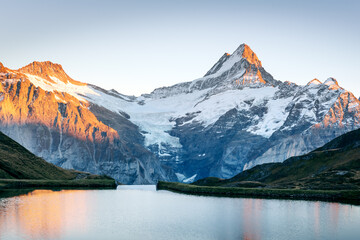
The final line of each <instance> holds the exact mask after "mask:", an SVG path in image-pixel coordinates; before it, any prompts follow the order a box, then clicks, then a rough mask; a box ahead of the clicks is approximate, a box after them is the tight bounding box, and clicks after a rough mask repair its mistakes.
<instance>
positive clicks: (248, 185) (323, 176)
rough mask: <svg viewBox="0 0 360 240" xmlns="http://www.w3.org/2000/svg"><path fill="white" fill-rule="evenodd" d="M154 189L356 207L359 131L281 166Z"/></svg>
mask: <svg viewBox="0 0 360 240" xmlns="http://www.w3.org/2000/svg"><path fill="white" fill-rule="evenodd" d="M158 189H167V190H170V191H175V192H182V193H187V194H198V195H212V196H234V197H264V198H287V199H288V198H289V199H314V200H324V201H338V202H351V203H354V204H360V129H359V130H355V131H352V132H349V133H347V134H344V135H342V136H340V137H338V138H336V139H334V140H332V141H331V142H329V143H328V144H326V145H324V146H323V147H321V148H319V149H316V150H315V151H313V152H311V153H309V154H306V155H303V156H298V157H292V158H289V159H288V160H286V161H284V162H283V163H266V164H262V165H258V166H255V167H253V168H251V169H249V170H246V171H244V172H241V173H239V174H238V175H236V176H234V177H233V178H230V179H220V178H215V177H208V178H204V179H200V180H198V181H196V182H194V183H193V184H180V183H165V182H159V183H158Z"/></svg>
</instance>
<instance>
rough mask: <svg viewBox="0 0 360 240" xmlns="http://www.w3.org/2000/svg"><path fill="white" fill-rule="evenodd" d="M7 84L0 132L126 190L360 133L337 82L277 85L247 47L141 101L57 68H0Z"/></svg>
mask: <svg viewBox="0 0 360 240" xmlns="http://www.w3.org/2000/svg"><path fill="white" fill-rule="evenodd" d="M0 82H1V84H0V130H1V131H3V132H4V133H5V134H6V135H8V136H10V137H11V138H13V139H15V140H16V141H18V142H19V143H20V144H22V145H23V146H24V147H26V148H27V149H28V150H29V151H31V152H32V153H34V154H36V155H37V156H40V157H43V158H44V159H46V160H47V161H49V162H51V163H54V164H56V165H58V166H61V167H64V168H73V169H77V170H81V171H88V172H92V173H96V174H106V175H109V176H112V177H114V178H115V179H117V180H118V181H120V182H123V183H127V184H148V183H154V182H156V181H157V180H166V181H182V182H192V181H195V180H197V179H201V178H204V177H209V176H213V177H219V178H231V177H233V176H235V175H236V174H238V173H239V172H241V171H244V170H246V169H249V168H251V167H254V166H256V165H258V164H262V163H269V162H281V161H283V160H285V159H287V158H289V157H292V156H296V155H301V154H305V153H308V152H310V151H312V150H314V149H316V148H318V147H320V146H322V145H324V144H325V143H327V142H329V141H330V140H332V139H334V138H335V137H337V136H340V135H342V134H344V133H346V132H349V131H351V130H354V129H357V128H359V127H360V105H359V103H360V102H359V100H358V99H357V98H356V97H355V96H354V95H353V94H352V93H351V92H349V91H346V90H345V89H343V88H341V87H340V86H339V84H338V82H337V81H336V80H335V79H334V78H329V79H327V80H326V81H325V82H324V83H322V82H320V81H319V80H317V79H314V80H312V81H310V82H309V83H308V84H307V85H305V86H299V85H296V84H295V83H291V82H288V81H287V82H282V81H278V80H275V79H274V78H273V77H272V76H271V75H270V74H269V73H267V72H266V71H265V69H264V68H263V67H262V63H261V61H260V60H259V59H258V57H257V56H256V54H255V53H254V52H253V51H252V50H251V49H250V47H249V46H247V45H245V44H242V45H240V46H239V47H238V48H237V49H236V50H235V51H234V53H232V54H228V53H225V54H224V55H223V56H222V57H221V58H220V59H219V61H218V62H217V63H216V64H215V65H214V66H213V67H212V68H211V69H210V70H209V71H208V72H207V73H206V74H205V76H204V77H203V78H200V79H196V80H194V81H191V82H184V83H179V84H176V85H174V86H171V87H163V88H158V89H155V90H154V91H153V92H152V93H151V94H144V95H142V96H140V97H134V96H126V95H123V94H120V93H118V92H117V91H115V90H109V91H108V90H104V89H102V88H100V87H97V86H94V85H89V84H86V83H81V82H78V81H75V80H73V79H72V78H70V77H69V76H68V75H67V74H66V73H65V71H64V70H63V69H62V67H61V65H59V64H54V63H51V62H33V63H31V64H29V65H27V66H25V67H23V68H20V69H18V70H11V69H8V68H6V67H4V66H3V65H2V64H0Z"/></svg>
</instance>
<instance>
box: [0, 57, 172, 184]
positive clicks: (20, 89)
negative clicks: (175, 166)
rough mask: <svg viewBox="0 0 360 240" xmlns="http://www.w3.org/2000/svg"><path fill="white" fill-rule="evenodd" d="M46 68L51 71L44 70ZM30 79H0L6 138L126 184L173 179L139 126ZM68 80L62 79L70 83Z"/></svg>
mask: <svg viewBox="0 0 360 240" xmlns="http://www.w3.org/2000/svg"><path fill="white" fill-rule="evenodd" d="M33 65H34V64H33ZM33 65H30V66H31V67H33ZM38 65H39V64H38V63H37V64H35V67H34V68H35V70H33V71H35V72H36V71H40V70H41V72H42V73H43V74H47V72H48V73H49V74H53V73H54V72H56V73H57V74H58V75H57V76H61V75H62V74H61V71H60V70H61V68H60V67H61V66H60V65H57V64H55V65H54V64H49V63H46V64H45V66H43V65H41V64H40V65H41V68H40V70H36V69H37V68H36V67H39V66H38ZM48 65H50V66H55V69H52V70H49V71H45V69H47V67H48ZM59 66H60V67H59ZM31 69H33V68H31ZM59 69H60V70H59ZM65 75H66V74H65ZM65 75H64V76H65ZM29 76H30V75H26V74H22V73H21V72H15V73H11V75H10V74H6V75H1V76H0V81H1V84H0V92H1V96H2V98H1V101H0V129H1V130H2V131H3V132H4V133H5V134H6V135H8V136H10V137H11V138H13V139H14V140H16V141H17V142H19V143H20V144H22V145H23V146H24V147H26V148H27V149H28V150H30V151H31V152H33V153H35V154H36V155H37V156H40V157H42V158H44V159H46V160H47V161H48V162H51V163H54V164H56V165H58V166H61V167H63V168H67V169H76V170H81V171H87V172H91V173H95V174H106V175H109V176H112V177H114V178H115V179H116V180H118V181H120V182H122V183H127V184H151V183H155V182H156V181H157V180H159V179H161V180H162V179H164V180H165V179H166V180H174V179H175V175H174V173H173V172H171V170H169V169H168V168H166V167H163V166H162V165H161V163H160V162H159V160H158V159H157V158H156V156H154V155H153V154H152V153H151V152H150V151H149V150H147V149H145V148H144V147H143V145H142V142H143V137H142V135H141V134H140V133H139V130H138V127H137V126H135V125H134V124H132V123H131V122H129V120H128V119H126V117H125V116H124V114H115V113H113V112H111V111H109V110H107V109H104V108H101V107H99V106H97V105H95V104H92V105H89V103H86V102H84V101H79V99H77V98H76V97H74V96H72V95H69V94H67V93H59V92H56V91H44V90H43V89H42V88H40V87H36V86H35V85H34V84H33V83H32V82H31V81H30V80H29V79H31V76H33V75H31V76H30V77H29ZM46 77H48V78H51V77H53V75H46ZM67 78H68V77H67V75H66V79H63V81H64V82H66V81H67V82H69V81H68V79H67ZM42 79H43V78H42ZM45 80H46V79H44V81H45ZM74 84H77V82H74ZM74 84H73V85H71V86H74ZM49 85H51V82H49ZM76 86H78V85H76ZM79 86H80V87H86V85H85V84H80V85H79ZM89 109H90V110H89Z"/></svg>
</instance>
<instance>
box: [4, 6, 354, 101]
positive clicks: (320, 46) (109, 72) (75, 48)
mask: <svg viewBox="0 0 360 240" xmlns="http://www.w3.org/2000/svg"><path fill="white" fill-rule="evenodd" d="M0 4H1V5H0V6H1V14H0V20H1V28H0V29H1V30H0V33H1V35H0V36H1V38H0V61H1V62H2V63H3V64H4V65H5V66H7V67H9V68H13V69H17V68H19V67H22V66H24V65H26V64H28V63H30V62H32V61H34V60H37V61H45V60H50V61H53V62H56V63H60V64H62V65H63V67H64V69H65V70H66V71H67V73H68V74H69V75H70V76H71V77H73V78H74V79H76V80H79V81H83V82H88V83H93V84H96V85H99V86H101V87H104V88H106V89H110V88H114V89H116V90H118V91H119V92H121V93H125V94H129V95H132V94H135V95H139V94H141V93H146V92H150V91H152V90H153V89H154V88H156V87H161V86H168V85H172V84H175V83H179V82H184V81H191V80H193V79H196V78H199V77H201V76H203V75H204V74H205V73H206V71H207V70H209V69H210V68H211V66H212V65H213V64H214V63H215V62H216V61H217V60H218V59H219V58H220V56H221V55H222V54H223V53H224V52H230V53H232V52H233V51H234V50H235V49H236V48H237V47H238V45H240V44H241V43H247V44H248V45H249V46H250V47H251V48H252V49H253V50H254V51H255V52H256V53H257V55H258V57H259V58H260V60H261V61H262V63H263V66H264V67H265V69H266V70H267V71H268V72H269V73H271V74H272V75H273V76H274V77H275V78H276V79H279V80H282V81H286V80H288V81H292V82H295V83H297V84H306V83H307V82H308V81H310V80H311V79H313V78H315V77H316V78H318V79H320V80H321V81H324V80H325V79H326V78H328V77H330V76H331V77H334V78H336V79H337V80H338V81H339V84H340V85H341V86H343V87H345V88H346V89H348V90H350V91H352V92H353V93H354V94H355V95H356V96H359V95H360V77H359V75H360V74H359V70H360V57H359V56H360V1H356V0H353V1H349V0H342V1H338V0H337V1H334V0H326V1H325V0H324V1H322V0H319V1H315V0H312V1H307V0H305V1H290V0H287V1H276V0H275V1H267V0H253V1H249V0H248V1H240V0H238V1H226V0H224V1H218V0H217V1H212V0H207V1H205V0H190V1H186V0H182V1H170V0H168V1H159V0H152V1H106V0H102V1H92V0H62V1H60V0H59V1H55V0H54V1H49V0H42V1H40V0H32V1H29V0H22V1H18V0H13V1H3V0H0Z"/></svg>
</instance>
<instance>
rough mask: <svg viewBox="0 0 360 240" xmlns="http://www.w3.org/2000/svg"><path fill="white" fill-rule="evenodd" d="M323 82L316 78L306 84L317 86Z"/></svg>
mask: <svg viewBox="0 0 360 240" xmlns="http://www.w3.org/2000/svg"><path fill="white" fill-rule="evenodd" d="M321 84H322V82H320V81H319V79H317V78H314V79H313V80H311V81H310V82H308V84H306V86H317V85H321Z"/></svg>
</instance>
